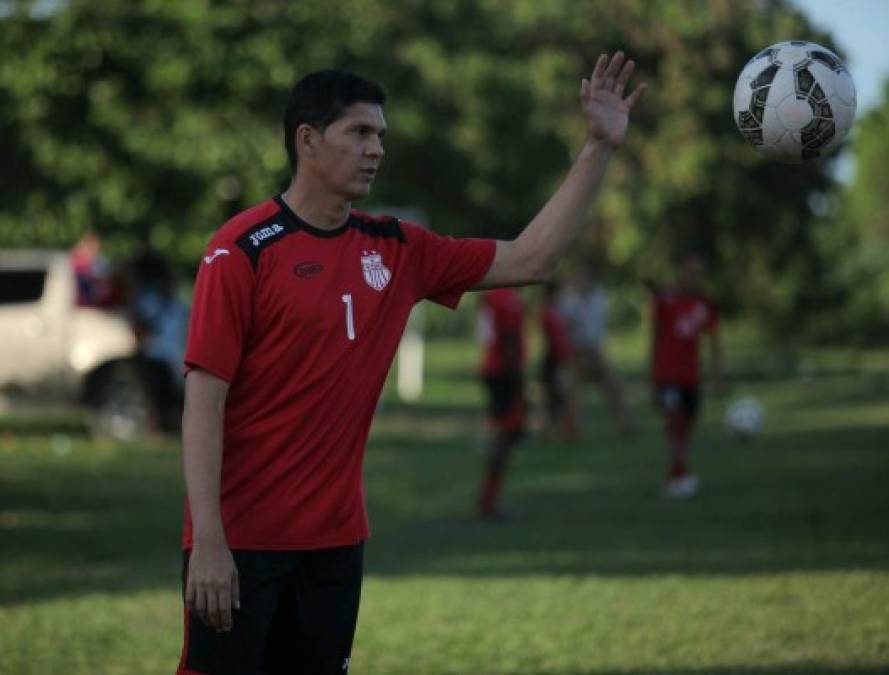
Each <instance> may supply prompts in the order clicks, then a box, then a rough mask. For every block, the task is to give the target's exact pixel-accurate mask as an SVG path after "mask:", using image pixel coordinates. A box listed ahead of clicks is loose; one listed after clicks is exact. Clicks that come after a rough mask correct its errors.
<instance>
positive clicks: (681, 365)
mask: <svg viewBox="0 0 889 675" xmlns="http://www.w3.org/2000/svg"><path fill="white" fill-rule="evenodd" d="M702 271H703V265H702V262H701V260H700V258H698V257H697V256H693V255H692V256H688V257H687V258H686V260H685V261H684V263H683V269H682V277H681V279H680V283H679V285H678V286H677V287H675V288H658V287H656V286H654V285H652V284H649V288H650V290H651V291H652V300H653V319H654V344H653V354H652V382H653V385H654V393H655V400H656V404H657V406H658V407H659V409H660V410H661V412H662V414H663V416H664V430H665V432H666V436H667V442H668V446H669V449H670V464H669V468H668V472H667V483H666V495H667V496H669V497H691V496H693V495H694V494H696V493H697V491H698V489H699V486H700V480H699V478H698V477H697V476H696V475H695V474H693V473H691V471H690V470H689V461H688V454H689V443H690V441H691V434H692V428H693V426H694V423H695V420H696V417H697V412H698V407H699V403H700V367H699V363H698V362H699V358H698V344H699V342H700V340H701V337H702V336H703V335H708V336H709V338H710V344H711V350H712V369H713V379H714V383H715V384H716V386H717V388H720V387H721V383H722V362H721V361H722V356H721V353H720V346H719V330H718V329H719V310H718V309H717V307H716V305H715V303H713V302H712V301H711V300H710V299H709V298H707V296H706V295H704V294H703V293H702V292H701V291H700V290H699V285H700V278H701V273H702Z"/></svg>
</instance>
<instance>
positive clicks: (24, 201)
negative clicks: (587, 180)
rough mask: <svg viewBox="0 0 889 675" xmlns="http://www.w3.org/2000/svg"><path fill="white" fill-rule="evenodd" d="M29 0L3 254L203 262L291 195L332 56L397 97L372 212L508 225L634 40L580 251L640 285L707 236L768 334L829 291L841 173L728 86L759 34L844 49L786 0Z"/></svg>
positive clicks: (4, 108) (5, 90)
mask: <svg viewBox="0 0 889 675" xmlns="http://www.w3.org/2000/svg"><path fill="white" fill-rule="evenodd" d="M9 4H10V3H7V5H9ZM13 4H14V5H15V4H16V3H13ZM28 5H29V3H17V6H19V8H20V9H19V10H18V11H14V10H8V11H7V12H6V13H5V14H4V15H3V18H2V19H0V36H2V37H0V39H2V46H3V53H4V59H3V62H2V64H0V134H2V140H0V143H2V144H3V153H4V155H3V156H4V157H5V158H6V161H5V162H4V163H3V166H2V168H0V171H2V181H0V245H6V246H24V245H52V246H61V245H67V244H69V243H70V242H72V241H73V240H75V239H76V237H77V236H78V235H79V234H80V233H81V232H83V231H84V230H86V229H88V228H92V229H95V230H97V231H99V232H100V233H101V234H102V235H103V236H104V238H105V239H106V241H107V242H108V244H109V245H110V248H111V250H112V251H113V252H114V251H116V252H117V253H118V254H121V255H123V254H125V253H126V252H128V251H129V250H131V249H133V248H135V247H137V246H139V245H140V244H142V243H145V242H149V243H151V244H152V245H154V246H155V247H157V248H159V249H160V250H162V251H164V252H165V253H166V254H168V255H170V256H171V257H172V258H173V259H174V260H175V261H176V262H177V264H178V265H179V266H180V267H182V268H191V267H192V266H193V265H194V261H196V260H198V259H199V254H200V251H201V250H202V248H203V244H204V241H205V240H206V238H207V236H208V235H209V233H210V232H212V231H213V230H214V229H215V228H216V227H218V226H219V225H220V224H221V223H222V222H223V221H224V220H225V219H226V218H227V217H229V216H230V215H232V214H233V213H235V212H236V211H238V210H239V209H241V208H243V207H245V206H247V205H249V204H251V203H254V202H256V201H258V200H260V199H263V198H265V197H266V196H268V195H269V194H271V193H273V192H274V191H276V190H280V189H283V187H284V186H285V185H286V181H287V174H288V172H287V165H286V158H285V155H284V152H283V148H282V145H281V141H282V139H281V131H280V117H281V112H282V110H283V106H284V101H285V98H286V95H287V92H288V90H289V88H290V86H291V85H292V84H293V82H294V81H295V80H296V79H297V78H298V77H299V76H300V75H302V74H304V73H306V72H309V71H310V70H314V69H316V68H320V67H325V66H336V67H343V68H350V69H354V70H357V71H359V72H361V73H363V74H366V75H368V76H370V77H374V78H377V79H379V80H381V81H383V82H384V83H385V85H386V87H387V89H388V91H389V94H390V100H391V104H390V105H389V106H388V108H387V111H386V114H387V117H388V121H389V124H390V127H391V129H392V133H391V134H390V136H389V137H387V153H388V157H387V161H386V162H384V165H383V172H382V174H381V176H380V179H379V182H378V186H377V187H376V188H375V193H374V198H373V199H374V201H373V202H371V204H370V206H372V204H373V203H379V204H388V205H393V204H395V205H397V204H404V205H410V206H415V207H419V208H421V209H423V210H424V211H425V212H426V213H427V214H429V217H430V219H431V224H432V225H433V226H434V227H435V228H436V229H438V230H440V231H445V232H448V233H455V234H478V235H488V236H501V237H505V236H512V235H514V234H515V233H517V232H518V231H519V229H520V228H521V227H522V226H523V225H524V224H525V223H526V222H527V221H528V220H529V219H530V218H531V217H533V215H534V213H535V212H536V211H537V209H538V208H539V207H540V206H541V204H542V203H543V201H544V199H545V198H546V196H547V195H548V194H549V192H550V191H551V190H552V188H553V186H554V185H555V183H556V182H557V181H558V180H559V178H560V177H561V175H562V174H563V172H564V171H565V169H566V167H567V165H568V162H569V161H570V158H571V155H572V153H573V152H575V151H576V149H577V147H578V145H579V143H580V140H581V138H582V134H583V129H582V127H581V124H582V121H581V120H580V117H579V115H578V114H577V110H576V108H577V103H576V101H577V98H576V96H577V89H578V87H579V82H580V78H581V77H582V76H584V75H585V74H586V73H587V71H588V70H589V69H590V68H591V65H592V63H593V62H594V61H595V58H596V56H597V55H598V53H599V52H600V51H602V50H613V49H615V48H617V47H622V48H625V49H627V51H628V52H629V53H630V54H632V55H633V57H634V58H636V59H637V61H638V62H639V78H640V79H641V78H644V79H646V80H648V81H649V83H650V84H651V85H652V86H651V89H650V95H649V96H647V97H646V101H645V102H644V104H643V105H642V106H639V108H638V112H635V111H634V115H635V120H634V126H633V129H632V132H631V136H630V139H629V141H628V147H627V151H626V152H624V153H622V155H621V156H620V158H619V159H618V161H617V162H616V163H615V166H614V170H613V171H612V173H611V175H610V179H609V182H608V185H607V188H606V191H605V193H604V195H603V200H602V202H601V205H600V207H599V208H598V209H597V210H596V213H595V215H594V216H592V221H593V222H591V227H590V228H589V230H588V232H587V234H586V236H585V238H584V240H583V241H581V242H580V244H579V246H578V247H577V249H576V251H577V257H578V259H585V258H587V257H588V256H590V255H591V251H592V250H593V248H594V246H601V247H603V248H604V251H605V260H604V263H605V264H606V265H607V266H608V267H609V268H610V269H611V270H613V272H614V275H615V278H616V279H617V280H620V281H623V282H625V283H627V284H629V285H630V286H629V287H631V288H634V287H636V286H635V284H636V279H637V278H638V277H639V276H640V275H643V274H644V275H647V276H655V277H666V276H667V275H669V274H670V270H671V260H672V259H673V258H675V256H677V255H679V254H680V253H681V252H683V251H685V250H687V249H690V248H694V249H696V250H698V251H701V252H703V253H704V254H706V255H707V256H709V257H710V258H711V260H712V261H713V265H712V271H713V272H714V275H715V282H716V289H715V290H716V292H717V293H718V295H719V296H720V297H721V298H722V299H723V301H724V302H725V303H726V304H727V306H728V307H729V308H734V309H738V310H740V309H744V310H745V311H747V312H750V313H752V314H754V315H756V316H758V317H759V318H760V319H761V320H762V322H763V324H764V325H767V326H769V327H771V328H772V329H773V330H774V332H775V333H777V334H782V333H784V332H786V328H787V327H789V326H794V325H797V319H798V317H799V316H800V315H801V314H804V313H808V312H812V311H814V310H818V309H821V308H823V307H824V305H825V303H827V302H828V301H830V300H831V298H832V297H833V296H835V295H836V289H835V288H834V287H833V286H832V285H831V284H829V283H826V282H825V279H827V278H828V277H829V276H830V275H829V274H826V273H825V271H826V270H829V265H830V264H832V259H831V258H829V257H827V256H825V255H824V253H823V251H824V249H823V248H822V247H821V246H820V245H819V242H818V241H817V238H816V236H815V233H816V228H813V227H812V226H811V224H812V222H813V219H814V216H813V213H812V211H811V209H810V207H809V204H810V198H811V195H812V194H813V193H814V194H830V193H831V191H832V190H834V186H833V184H832V180H831V179H830V177H829V176H830V173H829V165H822V166H813V167H785V166H781V165H775V164H769V163H767V162H765V161H763V160H762V159H760V158H759V157H758V156H757V155H756V153H755V152H754V151H753V150H752V149H750V148H748V147H746V146H745V145H744V143H743V142H742V140H741V138H740V135H739V134H738V133H737V131H736V130H735V128H734V124H733V121H732V119H731V112H730V111H731V95H732V91H733V88H734V82H735V78H736V76H737V74H738V72H739V71H740V69H741V67H742V66H743V64H744V63H745V62H746V61H747V60H748V59H749V58H750V56H752V55H753V54H754V53H756V52H757V51H759V50H760V49H761V48H762V47H763V46H764V45H767V44H771V43H773V42H777V41H779V40H781V39H786V38H787V37H788V36H793V37H798V38H804V39H811V40H814V41H817V42H820V43H822V44H825V45H826V46H828V47H832V46H833V45H832V43H831V40H830V38H829V36H828V35H824V34H821V33H817V32H814V31H813V30H812V27H811V26H810V25H809V24H808V22H807V20H806V19H805V18H804V17H803V16H802V15H801V14H800V13H799V12H798V11H797V10H795V9H793V8H792V7H791V6H790V5H789V4H788V2H786V1H785V0H760V1H758V2H747V3H734V2H731V1H730V0H709V1H704V0H690V1H689V2H684V3H652V2H648V1H646V0H627V1H626V2H622V3H617V4H615V3H611V2H602V1H600V2H587V3H576V2H573V1H571V0H550V1H548V2H545V3H542V2H538V1H537V0H514V1H513V2H509V3H504V2H502V1H500V0H425V1H423V2H420V1H419V0H404V1H403V2H399V3H392V2H388V1H387V0H345V1H343V2H337V3H331V2H324V1H322V0H301V1H300V2H298V3H292V2H283V1H281V0H251V1H249V2H248V1H247V0H229V1H228V2H226V3H211V2H209V1H208V0H189V1H187V2H174V1H172V0H169V1H164V0H103V2H98V1H97V0H70V1H69V2H65V3H59V4H57V5H55V6H54V7H55V9H54V11H51V12H49V13H44V14H42V15H35V13H34V12H33V11H28V10H27V6H28Z"/></svg>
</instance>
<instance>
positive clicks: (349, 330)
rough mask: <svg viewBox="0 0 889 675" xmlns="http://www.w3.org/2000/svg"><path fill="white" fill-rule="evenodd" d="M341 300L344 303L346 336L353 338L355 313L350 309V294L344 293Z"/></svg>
mask: <svg viewBox="0 0 889 675" xmlns="http://www.w3.org/2000/svg"><path fill="white" fill-rule="evenodd" d="M343 302H344V303H345V305H346V337H348V338H349V339H350V340H354V339H355V315H354V313H353V311H352V294H351V293H344V294H343Z"/></svg>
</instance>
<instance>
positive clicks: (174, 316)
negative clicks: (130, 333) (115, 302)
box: [130, 249, 189, 431]
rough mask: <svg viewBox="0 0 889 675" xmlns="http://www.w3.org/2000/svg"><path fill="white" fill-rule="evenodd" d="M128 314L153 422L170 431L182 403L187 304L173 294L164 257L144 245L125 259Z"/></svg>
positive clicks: (172, 281)
mask: <svg viewBox="0 0 889 675" xmlns="http://www.w3.org/2000/svg"><path fill="white" fill-rule="evenodd" d="M130 279H131V284H132V289H131V296H130V316H131V319H132V322H133V328H134V330H135V331H136V337H137V339H138V342H139V360H140V368H141V370H142V374H143V377H144V380H145V384H146V387H147V390H148V393H149V396H150V397H151V399H152V403H153V404H154V410H155V411H157V415H158V420H157V426H158V428H159V429H160V430H162V431H175V430H176V428H177V427H178V425H179V421H180V417H181V412H182V401H183V385H182V382H183V378H182V375H181V368H182V363H183V362H184V358H185V340H186V336H187V334H188V315H189V312H188V307H187V306H186V305H185V303H184V302H182V301H181V300H180V299H179V297H178V295H177V284H176V277H175V275H174V273H173V269H172V267H171V266H170V264H169V261H168V260H167V259H166V258H165V257H164V256H163V255H161V254H160V253H159V252H157V251H154V250H152V249H146V250H144V251H143V252H142V253H140V254H139V255H138V256H136V257H135V258H134V259H133V260H132V261H131V263H130Z"/></svg>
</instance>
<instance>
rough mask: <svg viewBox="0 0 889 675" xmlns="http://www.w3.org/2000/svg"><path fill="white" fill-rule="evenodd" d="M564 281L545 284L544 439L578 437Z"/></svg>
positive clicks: (542, 324) (542, 310)
mask: <svg viewBox="0 0 889 675" xmlns="http://www.w3.org/2000/svg"><path fill="white" fill-rule="evenodd" d="M560 291H561V284H560V283H559V282H558V281H556V280H551V281H549V282H548V283H547V284H546V285H545V286H544V287H543V303H542V304H541V306H540V331H541V334H542V336H543V360H542V362H541V367H540V381H541V384H542V386H543V399H544V411H543V429H542V432H543V436H544V438H545V439H547V440H550V439H560V440H563V441H573V440H576V439H577V438H578V435H579V434H578V426H577V402H576V400H575V391H574V372H573V370H574V363H573V360H574V349H573V347H572V344H571V336H570V334H569V331H568V324H567V322H566V320H565V317H564V316H563V315H562V313H561V312H560V311H559V307H558V300H559V292H560Z"/></svg>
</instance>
